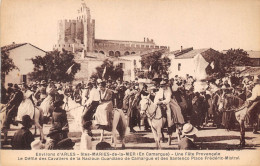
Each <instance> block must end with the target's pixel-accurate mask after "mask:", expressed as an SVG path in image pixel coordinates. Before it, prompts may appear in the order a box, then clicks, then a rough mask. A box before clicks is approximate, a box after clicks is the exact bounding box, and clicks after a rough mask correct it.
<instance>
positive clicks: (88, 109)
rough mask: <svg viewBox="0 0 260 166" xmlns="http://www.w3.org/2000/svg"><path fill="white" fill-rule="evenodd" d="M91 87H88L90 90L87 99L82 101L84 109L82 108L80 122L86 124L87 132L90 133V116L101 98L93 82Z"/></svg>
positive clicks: (91, 116)
mask: <svg viewBox="0 0 260 166" xmlns="http://www.w3.org/2000/svg"><path fill="white" fill-rule="evenodd" d="M91 86H92V87H91V88H90V89H89V90H90V92H89V98H88V100H87V101H86V103H84V105H85V107H84V108H85V109H84V112H83V115H82V124H83V125H84V124H86V123H87V124H88V126H87V127H86V128H88V129H89V132H88V133H89V134H90V135H92V134H91V125H92V122H91V120H92V118H93V115H94V114H95V112H96V109H97V107H98V105H99V102H100V100H101V95H100V92H99V91H98V90H97V88H96V87H94V86H93V84H92V85H91Z"/></svg>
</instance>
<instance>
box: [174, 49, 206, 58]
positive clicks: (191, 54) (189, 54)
mask: <svg viewBox="0 0 260 166" xmlns="http://www.w3.org/2000/svg"><path fill="white" fill-rule="evenodd" d="M209 49H210V48H203V49H196V50H191V51H189V52H186V53H183V54H181V55H177V56H176V57H175V59H189V58H194V57H195V56H196V55H197V54H201V53H203V52H205V51H207V50H209Z"/></svg>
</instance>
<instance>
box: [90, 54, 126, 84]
mask: <svg viewBox="0 0 260 166" xmlns="http://www.w3.org/2000/svg"><path fill="white" fill-rule="evenodd" d="M105 68H106V72H105V75H104V78H103V79H106V80H107V79H108V78H111V79H112V80H117V79H118V78H120V79H123V75H124V71H123V70H122V66H120V65H117V66H114V65H113V62H112V61H110V60H108V59H106V60H104V61H103V64H102V65H101V66H98V67H96V71H97V72H96V73H93V74H92V75H91V78H95V79H97V78H102V77H103V72H104V69H105Z"/></svg>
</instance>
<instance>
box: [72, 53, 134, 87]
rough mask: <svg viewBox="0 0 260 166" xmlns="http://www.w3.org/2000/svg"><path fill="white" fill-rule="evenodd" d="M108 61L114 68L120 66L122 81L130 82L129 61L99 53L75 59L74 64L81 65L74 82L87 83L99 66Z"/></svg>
mask: <svg viewBox="0 0 260 166" xmlns="http://www.w3.org/2000/svg"><path fill="white" fill-rule="evenodd" d="M106 59H108V60H110V61H112V62H113V65H114V66H117V65H120V66H121V67H122V69H123V71H124V75H123V80H125V81H130V80H131V61H130V60H127V59H123V58H121V57H120V58H116V57H108V56H106V55H104V54H101V53H88V54H87V56H85V57H82V56H81V57H80V58H79V57H78V58H76V62H77V63H80V64H81V69H80V71H79V72H77V73H76V75H75V81H74V82H77V83H78V82H82V81H84V82H88V81H89V79H90V77H91V75H92V74H93V73H95V72H96V68H97V67H99V66H101V65H102V64H103V62H104V60H106Z"/></svg>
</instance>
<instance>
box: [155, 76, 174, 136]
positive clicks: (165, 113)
mask: <svg viewBox="0 0 260 166" xmlns="http://www.w3.org/2000/svg"><path fill="white" fill-rule="evenodd" d="M171 95H172V93H171V90H170V89H169V88H168V86H167V84H166V81H165V80H162V81H161V82H160V89H159V91H158V92H157V93H156V95H155V98H154V103H155V104H157V105H159V106H160V108H161V110H162V117H163V118H166V119H167V123H168V134H170V133H171V126H172V125H173V121H172V118H171V109H170V105H169V103H170V100H171Z"/></svg>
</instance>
